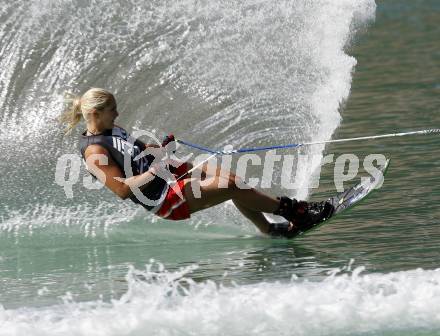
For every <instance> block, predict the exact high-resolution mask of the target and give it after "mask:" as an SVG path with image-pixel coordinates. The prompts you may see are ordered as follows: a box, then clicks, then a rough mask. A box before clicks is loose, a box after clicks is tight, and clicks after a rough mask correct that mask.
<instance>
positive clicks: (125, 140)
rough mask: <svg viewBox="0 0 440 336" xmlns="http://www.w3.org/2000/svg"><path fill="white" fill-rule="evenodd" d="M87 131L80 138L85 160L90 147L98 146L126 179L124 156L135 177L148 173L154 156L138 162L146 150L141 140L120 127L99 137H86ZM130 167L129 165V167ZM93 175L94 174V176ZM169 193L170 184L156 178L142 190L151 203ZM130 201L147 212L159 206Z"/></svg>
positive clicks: (132, 197)
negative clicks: (127, 158) (139, 205)
mask: <svg viewBox="0 0 440 336" xmlns="http://www.w3.org/2000/svg"><path fill="white" fill-rule="evenodd" d="M86 134H87V131H85V132H84V133H82V135H81V138H80V142H79V145H80V150H81V155H82V157H83V159H84V160H85V151H86V148H87V147H88V146H89V145H92V144H96V145H100V146H102V147H104V148H105V149H107V151H108V152H109V154H110V156H111V158H112V159H113V160H114V161H115V162H116V164H117V165H118V166H119V168H120V169H121V171H122V173H123V175H124V177H127V176H126V172H125V169H124V155H129V156H130V166H129V167H128V169H130V168H131V172H132V174H133V176H136V175H140V174H142V173H144V172H146V171H147V170H148V169H149V167H150V165H151V163H152V162H153V161H154V156H153V155H145V156H143V157H141V158H139V159H138V160H135V157H136V156H137V155H139V154H140V153H141V152H142V151H143V150H144V149H145V144H144V143H143V142H142V141H140V140H139V139H133V138H132V137H131V136H130V134H129V133H128V132H127V131H126V130H124V129H123V128H121V127H119V126H115V127H113V129H108V130H106V131H104V132H103V133H101V134H98V135H86ZM127 166H128V165H127ZM92 175H93V174H92ZM167 191H168V184H167V183H166V181H165V180H163V179H162V178H160V177H158V176H155V177H154V179H153V180H152V181H151V182H149V183H148V185H147V186H146V187H145V188H143V189H142V194H143V195H144V196H146V197H147V198H148V199H149V200H150V201H158V202H159V200H161V198H162V197H163V195H165V193H166V192H167ZM130 199H131V200H132V201H133V202H134V203H137V204H141V205H142V206H143V207H144V208H146V209H147V210H149V211H150V210H154V209H157V207H158V205H159V204H156V205H148V204H145V203H144V202H141V201H140V200H138V199H137V197H136V196H135V195H133V196H131V197H130Z"/></svg>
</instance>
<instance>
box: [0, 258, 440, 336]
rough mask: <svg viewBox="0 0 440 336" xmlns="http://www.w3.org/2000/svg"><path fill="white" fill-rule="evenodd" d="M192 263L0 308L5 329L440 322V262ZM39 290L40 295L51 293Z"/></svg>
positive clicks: (252, 330)
mask: <svg viewBox="0 0 440 336" xmlns="http://www.w3.org/2000/svg"><path fill="white" fill-rule="evenodd" d="M195 268H197V266H196V265H194V266H190V267H186V268H182V269H180V270H179V271H176V272H168V271H166V270H165V269H164V267H163V266H162V265H161V264H158V263H152V264H150V265H147V267H146V270H144V271H140V270H136V269H134V268H131V269H130V271H129V272H128V274H127V276H126V279H125V280H126V281H127V284H128V290H127V291H126V292H125V293H124V294H123V295H122V296H121V297H120V298H119V299H115V300H112V301H111V302H104V301H102V300H98V301H91V302H75V301H74V299H73V297H74V295H72V293H66V295H65V296H63V297H62V300H63V303H61V304H59V305H55V306H50V307H44V308H19V309H14V310H7V309H0V322H1V324H2V335H24V334H26V335H59V334H61V333H62V334H65V335H90V334H94V335H145V334H149V335H396V334H398V335H422V334H423V335H430V334H435V332H436V331H437V332H438V331H439V330H440V315H439V314H438V311H440V304H439V302H440V269H436V270H423V269H415V270H410V271H402V272H394V273H388V274H362V272H363V270H364V268H363V267H358V268H355V269H354V270H353V271H351V270H349V269H347V270H346V272H344V273H341V270H334V271H333V272H331V274H329V276H328V277H326V278H324V279H322V280H320V281H308V280H304V279H301V278H297V277H295V276H292V279H291V281H289V282H287V283H280V282H276V283H269V282H263V283H258V284H254V285H235V286H224V285H222V284H219V283H216V282H213V281H210V280H207V281H203V282H199V283H197V282H195V281H193V280H192V279H191V277H190V272H191V271H192V270H194V269H195ZM46 292H47V289H44V288H43V289H41V290H40V291H39V295H45V293H46Z"/></svg>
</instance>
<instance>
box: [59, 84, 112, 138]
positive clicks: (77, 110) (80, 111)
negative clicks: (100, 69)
mask: <svg viewBox="0 0 440 336" xmlns="http://www.w3.org/2000/svg"><path fill="white" fill-rule="evenodd" d="M65 101H66V103H67V109H66V110H65V112H64V113H63V114H62V115H61V117H60V121H61V122H62V123H64V124H67V128H66V134H68V133H70V132H72V130H73V129H74V128H75V126H76V125H77V124H78V123H79V122H80V121H81V117H83V118H84V119H85V120H86V121H87V120H89V118H90V115H91V114H93V113H94V112H95V111H101V110H103V109H105V108H109V107H110V108H111V107H114V106H116V100H115V97H114V96H113V94H112V93H111V92H109V91H107V90H104V89H100V88H91V89H89V90H87V91H86V92H85V93H84V94H83V95H82V96H75V95H72V94H70V93H66V94H65Z"/></svg>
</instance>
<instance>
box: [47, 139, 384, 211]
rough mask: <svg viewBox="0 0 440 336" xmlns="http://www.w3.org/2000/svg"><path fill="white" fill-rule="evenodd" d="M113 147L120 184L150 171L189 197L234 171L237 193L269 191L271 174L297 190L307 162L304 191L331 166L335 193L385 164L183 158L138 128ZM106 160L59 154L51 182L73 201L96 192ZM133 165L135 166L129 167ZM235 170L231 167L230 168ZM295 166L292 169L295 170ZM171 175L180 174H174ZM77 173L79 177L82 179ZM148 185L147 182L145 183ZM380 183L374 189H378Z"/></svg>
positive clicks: (286, 156) (351, 159)
mask: <svg viewBox="0 0 440 336" xmlns="http://www.w3.org/2000/svg"><path fill="white" fill-rule="evenodd" d="M137 140H140V141H142V142H143V143H146V144H153V146H150V147H146V148H144V149H142V148H140V146H139V143H142V142H139V141H137ZM112 143H113V145H114V148H115V150H117V151H118V152H119V153H121V155H122V156H123V167H120V168H122V169H121V171H122V172H123V176H124V177H122V178H119V177H115V179H117V180H119V181H120V182H122V183H126V184H128V181H129V179H130V177H132V176H134V174H133V171H139V172H140V173H141V174H142V173H145V172H146V171H149V172H150V173H151V175H152V176H153V177H154V178H156V177H157V178H160V179H162V180H164V181H166V183H167V184H168V186H169V187H170V188H174V187H175V186H176V185H177V183H176V182H177V181H179V180H181V179H189V183H190V185H191V189H192V192H193V195H194V197H196V198H200V197H201V189H202V188H203V187H204V186H206V185H208V184H209V183H213V181H212V179H210V178H209V176H215V175H216V174H218V173H219V174H220V175H221V176H224V177H226V178H225V179H220V183H219V185H218V187H219V188H227V187H228V184H227V183H224V181H226V180H227V177H228V176H229V174H230V172H231V171H232V170H233V172H234V174H235V175H236V176H237V177H238V178H237V179H236V180H235V183H236V187H238V188H240V189H250V188H258V189H262V190H267V189H272V188H273V187H274V184H273V181H274V174H276V172H277V171H278V172H279V173H280V176H281V178H280V184H279V186H280V187H281V188H283V189H286V190H296V189H299V188H300V187H301V185H300V183H299V181H298V179H297V178H296V177H297V175H298V166H299V165H298V162H308V163H309V166H311V167H316V168H315V169H314V171H313V172H312V171H310V177H309V178H310V180H309V181H308V187H309V188H318V187H319V180H320V177H321V174H320V172H321V168H322V167H323V166H324V165H326V164H332V163H334V169H333V181H334V185H335V189H336V190H337V191H338V192H341V191H343V190H344V183H346V182H349V181H351V180H353V179H355V178H356V177H357V176H358V174H359V171H360V168H361V167H363V169H364V171H365V172H366V173H367V174H368V176H364V177H362V179H369V178H371V177H372V176H373V177H375V178H377V177H380V178H382V172H381V170H380V169H379V167H382V166H384V165H385V164H386V161H387V160H386V157H385V156H384V155H382V154H370V155H367V156H366V157H365V158H363V159H362V160H361V159H360V158H359V157H358V156H356V155H354V154H342V155H340V156H338V157H335V155H334V154H329V155H326V156H324V157H322V155H305V154H303V155H302V154H299V153H298V152H297V151H295V152H294V153H292V151H288V152H287V153H283V154H278V153H277V150H270V151H267V152H266V153H264V155H257V154H256V153H246V154H240V155H238V154H228V153H232V152H233V148H232V146H226V147H225V148H224V149H223V151H222V152H219V153H218V154H212V153H202V154H199V155H194V153H190V154H187V155H186V156H185V157H179V156H178V155H177V154H176V153H178V151H176V147H177V144H176V142H174V141H172V142H170V143H167V144H166V145H165V146H162V142H161V141H159V140H158V139H157V137H155V135H154V134H153V133H151V132H148V131H145V130H137V131H135V132H133V133H132V134H131V135H129V136H128V137H126V138H120V137H119V138H114V139H113V142H112ZM108 161H109V160H108V157H107V156H106V155H103V154H99V155H92V156H89V157H88V159H87V162H86V161H85V160H84V159H83V158H82V157H81V155H79V154H64V155H62V156H60V157H59V158H58V160H57V165H56V170H55V182H56V184H58V185H59V186H60V187H62V188H63V189H64V192H65V195H66V197H67V198H72V197H73V186H74V185H76V184H79V183H81V184H82V185H83V187H84V188H86V189H89V190H97V189H101V188H102V187H104V185H105V183H106V179H107V177H106V175H105V173H104V172H103V171H102V170H101V169H100V168H99V167H98V166H97V165H95V163H94V162H99V165H108ZM185 163H189V171H186V172H179V169H178V168H179V167H180V166H181V165H183V164H185ZM133 165H134V166H135V167H134V168H135V169H133ZM82 166H85V168H86V169H87V170H88V171H90V172H93V173H94V176H95V177H93V176H92V175H90V174H88V175H82V174H81V167H82ZM233 167H234V168H235V169H234V168H233ZM250 167H252V168H253V171H255V170H256V169H258V171H261V175H260V176H259V177H256V176H253V177H247V175H248V170H250V169H249V168H250ZM295 168H296V169H295ZM176 172H179V173H178V174H176ZM81 175H82V176H81ZM149 182H150V181H147V182H146V183H149ZM382 183H383V179H382V182H381V183H379V184H378V185H377V186H376V188H380V187H381V186H382ZM128 185H129V187H130V190H131V192H132V194H133V195H134V196H135V197H136V198H137V199H138V201H140V202H142V203H143V204H145V205H148V206H155V205H157V204H159V203H161V202H162V200H163V197H164V195H163V196H162V198H161V199H158V200H151V199H149V198H148V197H147V196H146V195H145V193H143V192H142V190H143V188H142V186H141V185H136V184H128ZM175 191H176V192H177V194H178V195H179V196H180V197H181V198H183V195H181V192H180V190H179V189H178V188H175Z"/></svg>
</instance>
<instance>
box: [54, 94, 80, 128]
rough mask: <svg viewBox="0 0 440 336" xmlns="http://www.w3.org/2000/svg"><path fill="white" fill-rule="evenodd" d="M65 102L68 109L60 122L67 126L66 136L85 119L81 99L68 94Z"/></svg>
mask: <svg viewBox="0 0 440 336" xmlns="http://www.w3.org/2000/svg"><path fill="white" fill-rule="evenodd" d="M65 102H66V104H67V109H66V110H65V111H64V113H63V114H62V115H61V116H60V118H59V120H60V122H61V123H63V124H66V125H67V127H66V130H65V131H66V132H65V134H69V133H71V132H72V131H73V129H74V128H75V126H76V125H77V124H78V123H79V122H80V121H81V118H82V117H83V115H82V112H81V97H78V96H74V95H72V94H70V93H66V94H65Z"/></svg>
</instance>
